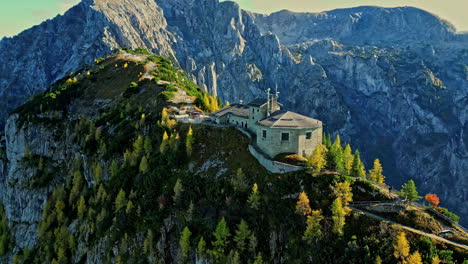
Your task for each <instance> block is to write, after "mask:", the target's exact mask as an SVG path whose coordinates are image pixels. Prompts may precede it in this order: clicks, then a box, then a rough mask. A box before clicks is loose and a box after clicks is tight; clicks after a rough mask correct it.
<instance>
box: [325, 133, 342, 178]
mask: <svg viewBox="0 0 468 264" xmlns="http://www.w3.org/2000/svg"><path fill="white" fill-rule="evenodd" d="M326 160H327V162H326V168H327V169H328V170H331V171H338V172H343V150H342V148H341V139H340V136H336V139H335V142H334V143H333V144H332V145H331V146H330V147H329V148H328V152H327V153H326Z"/></svg>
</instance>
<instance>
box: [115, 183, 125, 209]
mask: <svg viewBox="0 0 468 264" xmlns="http://www.w3.org/2000/svg"><path fill="white" fill-rule="evenodd" d="M114 204H115V212H116V213H118V212H119V211H120V209H123V208H125V207H126V206H127V198H126V194H125V192H124V190H122V189H120V191H119V193H118V194H117V197H116V198H115V202H114Z"/></svg>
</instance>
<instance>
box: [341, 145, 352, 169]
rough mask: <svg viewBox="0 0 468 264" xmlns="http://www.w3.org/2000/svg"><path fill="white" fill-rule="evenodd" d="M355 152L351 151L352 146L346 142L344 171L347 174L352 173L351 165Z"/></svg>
mask: <svg viewBox="0 0 468 264" xmlns="http://www.w3.org/2000/svg"><path fill="white" fill-rule="evenodd" d="M353 158H354V157H353V154H352V153H351V146H350V145H349V144H346V146H345V148H344V149H343V157H342V159H343V172H344V174H345V175H350V174H351V167H352V166H353Z"/></svg>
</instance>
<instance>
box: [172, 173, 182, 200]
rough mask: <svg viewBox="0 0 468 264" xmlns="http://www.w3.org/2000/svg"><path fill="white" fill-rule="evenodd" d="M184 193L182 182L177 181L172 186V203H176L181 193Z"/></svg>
mask: <svg viewBox="0 0 468 264" xmlns="http://www.w3.org/2000/svg"><path fill="white" fill-rule="evenodd" d="M183 191H184V189H183V186H182V181H181V180H180V179H177V182H176V184H175V185H174V197H173V198H174V201H175V202H178V201H179V200H180V198H181V196H182V192H183Z"/></svg>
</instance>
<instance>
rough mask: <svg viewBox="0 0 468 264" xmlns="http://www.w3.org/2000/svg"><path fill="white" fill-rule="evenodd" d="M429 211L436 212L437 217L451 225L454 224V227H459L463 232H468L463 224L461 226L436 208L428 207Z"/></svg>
mask: <svg viewBox="0 0 468 264" xmlns="http://www.w3.org/2000/svg"><path fill="white" fill-rule="evenodd" d="M429 211H430V212H432V213H434V214H436V215H437V216H438V217H440V218H442V219H444V220H446V221H447V222H449V223H451V224H452V225H454V226H455V227H457V228H460V229H461V230H463V231H464V232H465V233H467V234H468V230H467V229H466V228H464V227H463V226H461V225H460V224H458V223H457V222H455V221H453V220H452V219H450V218H449V217H447V216H446V215H444V214H442V213H440V212H437V211H436V210H434V209H432V208H429Z"/></svg>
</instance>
